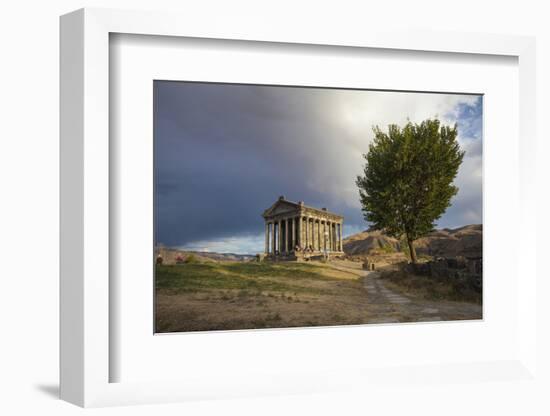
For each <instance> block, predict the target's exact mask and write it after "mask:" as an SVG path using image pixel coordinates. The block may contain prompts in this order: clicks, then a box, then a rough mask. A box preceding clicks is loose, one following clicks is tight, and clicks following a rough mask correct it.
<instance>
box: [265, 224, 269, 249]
mask: <svg viewBox="0 0 550 416" xmlns="http://www.w3.org/2000/svg"><path fill="white" fill-rule="evenodd" d="M264 252H265V254H269V223H268V222H267V221H266V222H265V250H264Z"/></svg>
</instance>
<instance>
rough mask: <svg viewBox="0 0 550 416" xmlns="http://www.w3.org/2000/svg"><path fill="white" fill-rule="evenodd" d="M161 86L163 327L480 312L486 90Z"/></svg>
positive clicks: (157, 118)
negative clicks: (479, 91)
mask: <svg viewBox="0 0 550 416" xmlns="http://www.w3.org/2000/svg"><path fill="white" fill-rule="evenodd" d="M153 94H154V100H153V101H154V102H153V124H154V145H153V147H154V149H153V154H154V155H153V159H154V191H153V192H154V195H153V201H154V207H153V210H154V219H153V221H154V244H153V247H152V253H151V259H152V263H153V265H152V267H153V268H154V288H155V292H154V293H155V295H154V296H155V299H154V324H155V328H154V332H155V333H175V332H193V331H228V330H254V329H266V328H306V327H322V326H344V325H346V326H347V325H366V324H397V323H413V322H437V321H463V320H481V319H483V313H482V309H483V308H482V306H483V305H482V298H483V296H482V295H483V290H482V289H483V279H482V274H483V267H482V264H483V244H482V242H483V189H482V184H483V95H481V94H474V93H468V92H464V93H447V92H419V91H389V90H367V89H352V88H350V89H344V88H330V87H312V86H286V85H259V84H258V85H257V84H232V83H215V82H188V81H172V80H155V81H153Z"/></svg>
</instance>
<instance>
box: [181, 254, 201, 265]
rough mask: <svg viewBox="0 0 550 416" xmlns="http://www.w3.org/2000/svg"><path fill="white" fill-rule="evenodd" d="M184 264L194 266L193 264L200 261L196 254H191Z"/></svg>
mask: <svg viewBox="0 0 550 416" xmlns="http://www.w3.org/2000/svg"><path fill="white" fill-rule="evenodd" d="M183 262H184V263H185V264H193V263H198V262H199V261H198V259H197V256H195V255H194V254H189V255H188V256H187V257H186V258H185V260H184V261H183Z"/></svg>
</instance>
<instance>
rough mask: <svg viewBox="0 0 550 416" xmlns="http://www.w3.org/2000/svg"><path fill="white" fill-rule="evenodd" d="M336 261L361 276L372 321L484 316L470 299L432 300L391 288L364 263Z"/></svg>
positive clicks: (439, 319) (344, 269) (479, 317)
mask: <svg viewBox="0 0 550 416" xmlns="http://www.w3.org/2000/svg"><path fill="white" fill-rule="evenodd" d="M346 263H348V262H334V263H331V264H330V267H333V268H335V269H337V270H340V271H347V272H349V273H354V274H356V275H358V276H360V278H361V281H362V283H363V288H364V289H365V291H366V297H367V300H368V309H369V312H370V313H369V316H372V318H371V319H369V323H394V322H428V321H447V320H464V319H468V320H470V319H481V318H482V308H481V305H477V304H474V303H467V302H452V301H428V300H425V299H421V298H416V297H413V296H410V295H407V294H404V293H397V292H395V291H393V290H390V289H388V288H387V287H386V286H385V285H384V282H383V281H382V279H380V273H379V272H376V271H367V270H363V269H362V268H361V265H360V264H357V263H356V264H353V263H351V264H346Z"/></svg>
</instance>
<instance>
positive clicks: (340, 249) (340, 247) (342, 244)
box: [338, 222, 344, 251]
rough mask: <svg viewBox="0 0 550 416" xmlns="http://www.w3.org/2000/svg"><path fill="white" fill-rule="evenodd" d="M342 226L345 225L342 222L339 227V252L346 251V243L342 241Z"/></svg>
mask: <svg viewBox="0 0 550 416" xmlns="http://www.w3.org/2000/svg"><path fill="white" fill-rule="evenodd" d="M342 226H343V223H342V222H340V226H339V227H338V240H339V243H338V250H339V251H344V242H343V241H342V234H343V232H342V231H343V230H342Z"/></svg>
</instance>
